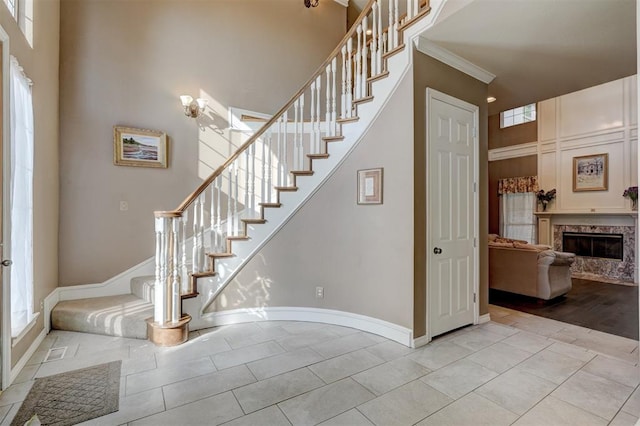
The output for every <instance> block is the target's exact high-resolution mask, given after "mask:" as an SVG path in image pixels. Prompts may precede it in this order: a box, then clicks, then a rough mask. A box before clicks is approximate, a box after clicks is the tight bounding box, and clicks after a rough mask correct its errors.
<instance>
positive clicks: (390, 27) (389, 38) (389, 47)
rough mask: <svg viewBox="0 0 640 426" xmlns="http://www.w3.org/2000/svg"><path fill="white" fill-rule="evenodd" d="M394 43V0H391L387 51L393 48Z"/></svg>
mask: <svg viewBox="0 0 640 426" xmlns="http://www.w3.org/2000/svg"><path fill="white" fill-rule="evenodd" d="M394 47H395V46H394V45H393V0H389V27H388V28H387V50H386V51H387V52H388V51H390V50H392V49H393V48H394Z"/></svg>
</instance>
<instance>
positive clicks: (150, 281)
mask: <svg viewBox="0 0 640 426" xmlns="http://www.w3.org/2000/svg"><path fill="white" fill-rule="evenodd" d="M155 283H156V277H155V276H154V275H145V276H141V277H135V278H131V293H133V294H135V295H136V296H138V297H139V298H141V299H144V300H146V301H147V302H149V303H153V289H154V285H155Z"/></svg>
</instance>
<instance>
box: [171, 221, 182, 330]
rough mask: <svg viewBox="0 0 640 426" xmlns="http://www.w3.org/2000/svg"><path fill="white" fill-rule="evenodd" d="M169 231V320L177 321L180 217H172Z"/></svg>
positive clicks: (178, 310)
mask: <svg viewBox="0 0 640 426" xmlns="http://www.w3.org/2000/svg"><path fill="white" fill-rule="evenodd" d="M171 225H172V226H171V231H172V239H173V244H171V246H172V247H173V249H174V252H173V253H172V256H171V260H172V262H171V321H172V322H177V321H178V320H180V316H181V312H180V273H179V268H178V250H177V248H178V241H179V237H178V234H179V233H180V219H179V218H172V220H171Z"/></svg>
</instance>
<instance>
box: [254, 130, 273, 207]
mask: <svg viewBox="0 0 640 426" xmlns="http://www.w3.org/2000/svg"><path fill="white" fill-rule="evenodd" d="M269 139H271V127H269V129H268V130H267V131H266V132H265V135H264V137H263V139H262V173H261V176H262V179H261V180H260V202H261V203H264V202H265V199H266V195H267V188H268V187H267V143H268V141H269ZM256 205H257V204H256Z"/></svg>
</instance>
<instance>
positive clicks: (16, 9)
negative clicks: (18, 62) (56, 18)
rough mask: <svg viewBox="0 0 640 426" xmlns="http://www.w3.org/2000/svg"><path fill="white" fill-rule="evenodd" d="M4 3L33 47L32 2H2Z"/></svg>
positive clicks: (20, 0) (9, 0)
mask: <svg viewBox="0 0 640 426" xmlns="http://www.w3.org/2000/svg"><path fill="white" fill-rule="evenodd" d="M4 3H5V4H6V5H7V9H9V13H11V16H13V18H14V19H15V20H16V22H17V23H18V26H19V27H20V29H21V30H22V33H23V34H24V36H25V37H26V39H27V41H28V42H29V45H30V46H32V47H33V0H4Z"/></svg>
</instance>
